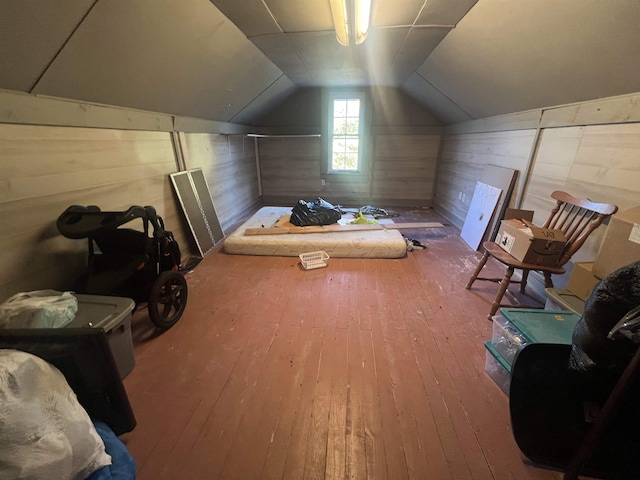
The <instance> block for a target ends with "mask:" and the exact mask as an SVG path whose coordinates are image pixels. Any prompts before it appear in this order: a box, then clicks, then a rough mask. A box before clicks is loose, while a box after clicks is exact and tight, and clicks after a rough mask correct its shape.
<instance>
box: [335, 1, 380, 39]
mask: <svg viewBox="0 0 640 480" xmlns="http://www.w3.org/2000/svg"><path fill="white" fill-rule="evenodd" d="M371 2H372V0H329V3H330V5H331V15H332V16H333V26H334V28H335V29H336V38H337V39H338V42H339V43H340V44H341V45H344V46H348V45H349V44H350V43H353V44H355V45H359V44H361V43H362V42H364V41H365V39H366V38H367V32H368V31H369V23H370V19H371Z"/></svg>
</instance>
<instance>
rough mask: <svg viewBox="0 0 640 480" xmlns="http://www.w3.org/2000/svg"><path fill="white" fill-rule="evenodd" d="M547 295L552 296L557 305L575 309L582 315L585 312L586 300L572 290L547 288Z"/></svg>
mask: <svg viewBox="0 0 640 480" xmlns="http://www.w3.org/2000/svg"><path fill="white" fill-rule="evenodd" d="M544 292H545V293H546V294H547V297H549V298H551V299H552V300H553V301H554V302H555V303H556V304H557V305H559V306H562V307H564V308H565V309H567V310H573V311H574V312H576V313H579V314H580V315H582V314H583V313H584V304H585V301H584V300H582V299H581V298H580V297H578V296H577V295H576V294H575V293H573V292H572V291H571V290H567V289H566V288H545V289H544Z"/></svg>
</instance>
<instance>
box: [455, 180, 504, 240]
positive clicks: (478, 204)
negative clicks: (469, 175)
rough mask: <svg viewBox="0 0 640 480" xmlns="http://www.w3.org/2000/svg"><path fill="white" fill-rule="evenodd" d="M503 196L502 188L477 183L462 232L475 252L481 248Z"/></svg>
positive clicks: (463, 237)
mask: <svg viewBox="0 0 640 480" xmlns="http://www.w3.org/2000/svg"><path fill="white" fill-rule="evenodd" d="M501 194H502V189H500V188H497V187H493V186H491V185H487V184H486V183H482V182H477V183H476V189H475V191H474V193H473V198H472V199H471V204H470V205H469V210H468V211H467V217H466V218H465V220H464V225H463V226H462V231H461V232H460V236H461V237H462V239H463V240H464V241H465V242H467V244H468V245H469V246H470V247H471V248H473V249H474V250H477V249H478V247H479V246H480V242H481V241H482V237H483V236H484V234H485V232H486V230H487V227H488V226H489V222H490V221H491V217H492V216H493V212H495V210H496V206H497V205H498V201H499V200H500V195H501Z"/></svg>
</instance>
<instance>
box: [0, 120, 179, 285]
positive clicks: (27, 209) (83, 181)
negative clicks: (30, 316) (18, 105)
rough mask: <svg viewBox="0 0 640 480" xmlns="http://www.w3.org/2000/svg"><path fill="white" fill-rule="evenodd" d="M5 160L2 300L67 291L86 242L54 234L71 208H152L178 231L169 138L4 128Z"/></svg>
mask: <svg viewBox="0 0 640 480" xmlns="http://www.w3.org/2000/svg"><path fill="white" fill-rule="evenodd" d="M0 158H2V162H0V178H2V180H1V183H0V184H1V185H2V188H1V189H0V211H1V215H0V216H1V217H2V226H3V228H2V232H0V249H1V251H2V255H1V257H0V258H1V260H0V268H2V272H3V275H2V280H0V291H1V292H2V294H1V295H0V296H2V297H8V296H9V295H10V294H13V293H16V292H19V291H25V290H33V289H42V288H56V289H63V288H70V287H71V286H72V284H73V283H74V282H75V280H76V278H77V277H78V275H79V274H80V273H81V272H82V271H83V270H84V265H85V260H86V249H87V243H86V241H84V240H69V239H66V238H64V237H62V236H60V235H59V234H58V232H57V229H56V227H55V222H56V219H57V217H58V216H59V215H60V213H62V211H64V210H65V209H66V208H67V207H68V206H69V205H98V206H99V207H100V208H101V209H103V210H114V211H121V210H124V209H126V208H128V207H129V206H131V205H153V206H155V207H156V209H157V211H158V213H159V214H160V215H162V216H163V217H164V218H165V221H166V224H167V225H168V226H173V225H174V224H175V223H176V215H177V212H176V206H175V203H174V201H173V194H172V191H171V185H170V184H169V177H168V176H167V175H168V174H169V173H172V172H174V171H176V162H175V158H174V155H173V147H172V144H171V138H170V135H169V134H168V133H166V132H140V131H121V130H106V129H91V128H68V127H49V126H46V127H45V126H32V125H6V124H2V125H0ZM131 224H132V225H134V226H137V227H138V228H139V226H140V225H141V224H139V225H136V224H135V222H131ZM176 236H177V238H178V240H179V241H183V240H184V235H183V234H182V232H180V231H176Z"/></svg>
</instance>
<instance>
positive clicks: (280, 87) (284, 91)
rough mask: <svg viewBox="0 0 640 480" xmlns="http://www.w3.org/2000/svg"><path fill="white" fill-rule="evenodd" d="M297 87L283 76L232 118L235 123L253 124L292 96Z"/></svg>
mask: <svg viewBox="0 0 640 480" xmlns="http://www.w3.org/2000/svg"><path fill="white" fill-rule="evenodd" d="M296 90H297V87H296V86H295V84H294V83H293V82H292V81H291V80H289V79H288V78H287V77H286V76H284V75H283V76H281V77H280V78H278V79H277V80H276V81H275V82H273V83H272V84H271V85H269V87H267V88H266V89H265V90H264V91H263V92H261V93H260V95H258V96H257V97H256V98H254V99H253V100H252V101H251V103H249V104H248V105H247V106H246V107H245V108H243V109H242V110H241V111H240V112H239V113H238V114H236V115H235V116H233V118H231V119H230V121H232V122H233V123H239V124H247V125H251V124H253V122H255V120H256V119H259V118H262V117H263V116H264V115H266V114H267V113H268V112H269V111H271V110H273V109H274V108H275V107H276V106H277V105H280V104H281V103H282V102H284V101H285V99H287V98H288V97H289V96H291V95H292V94H293V93H294V92H295V91H296Z"/></svg>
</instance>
